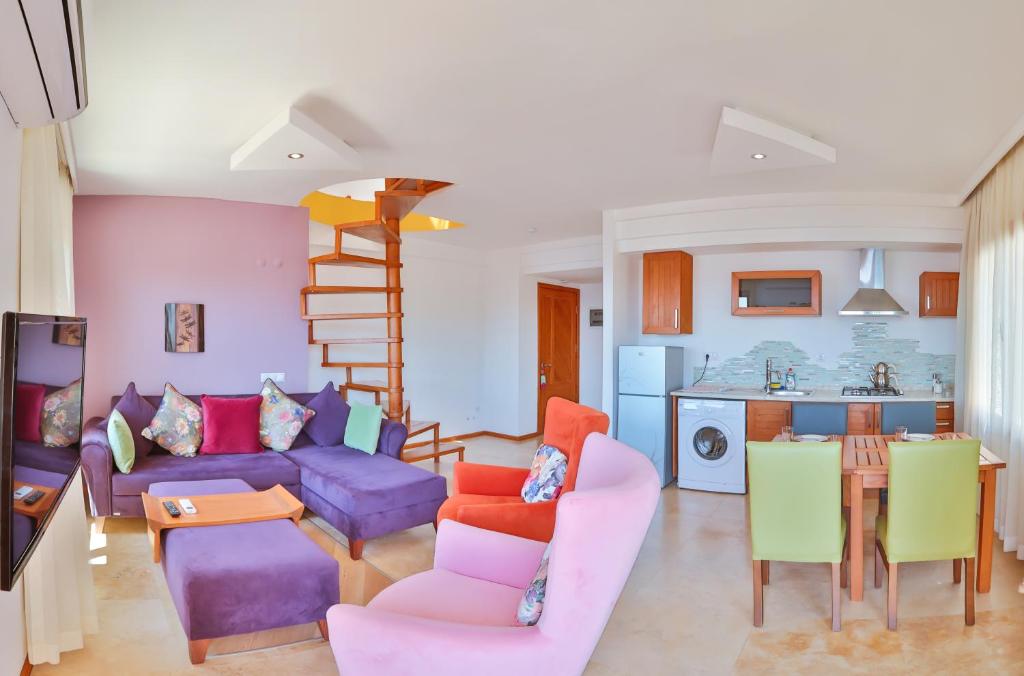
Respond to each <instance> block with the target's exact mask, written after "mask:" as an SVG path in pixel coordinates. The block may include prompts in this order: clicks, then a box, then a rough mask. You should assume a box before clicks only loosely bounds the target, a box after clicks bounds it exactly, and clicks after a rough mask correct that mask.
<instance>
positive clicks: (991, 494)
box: [968, 469, 996, 594]
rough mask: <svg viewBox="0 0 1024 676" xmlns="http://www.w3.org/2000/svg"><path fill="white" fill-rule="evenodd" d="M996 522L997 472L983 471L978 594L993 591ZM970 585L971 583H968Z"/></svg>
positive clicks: (979, 530)
mask: <svg viewBox="0 0 1024 676" xmlns="http://www.w3.org/2000/svg"><path fill="white" fill-rule="evenodd" d="M995 522H996V471H995V470H994V469H983V470H981V518H980V524H979V525H978V583H977V584H978V586H977V589H978V593H980V594H985V593H988V591H989V590H991V589H992V546H993V541H994V539H995V538H994V534H995ZM968 584H970V582H969V581H968Z"/></svg>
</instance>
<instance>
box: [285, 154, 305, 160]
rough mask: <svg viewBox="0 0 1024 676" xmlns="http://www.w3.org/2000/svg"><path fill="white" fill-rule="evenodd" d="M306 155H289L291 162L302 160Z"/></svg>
mask: <svg viewBox="0 0 1024 676" xmlns="http://www.w3.org/2000/svg"><path fill="white" fill-rule="evenodd" d="M303 157H305V155H303V154H302V153H288V159H289V160H301V159H302V158H303Z"/></svg>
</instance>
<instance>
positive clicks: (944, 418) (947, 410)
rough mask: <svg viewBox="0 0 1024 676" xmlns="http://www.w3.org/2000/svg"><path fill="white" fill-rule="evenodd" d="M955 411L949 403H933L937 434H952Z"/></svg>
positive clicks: (951, 403)
mask: <svg viewBox="0 0 1024 676" xmlns="http://www.w3.org/2000/svg"><path fill="white" fill-rule="evenodd" d="M954 413H955V410H954V408H953V402H951V401H937V402H935V431H936V432H937V433H938V434H943V433H945V432H952V431H954V430H953V419H954Z"/></svg>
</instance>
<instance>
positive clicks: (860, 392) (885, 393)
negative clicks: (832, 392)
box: [842, 385, 903, 397]
mask: <svg viewBox="0 0 1024 676" xmlns="http://www.w3.org/2000/svg"><path fill="white" fill-rule="evenodd" d="M842 396H844V397H901V396H903V390H901V389H899V388H896V387H855V386H852V385H847V386H846V387H844V388H843V394H842Z"/></svg>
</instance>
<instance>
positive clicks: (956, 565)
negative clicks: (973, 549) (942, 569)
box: [953, 559, 963, 584]
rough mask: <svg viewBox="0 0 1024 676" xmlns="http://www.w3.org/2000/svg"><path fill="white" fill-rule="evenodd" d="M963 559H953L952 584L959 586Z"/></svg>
mask: <svg viewBox="0 0 1024 676" xmlns="http://www.w3.org/2000/svg"><path fill="white" fill-rule="evenodd" d="M961 563H963V559H953V584H960V564H961Z"/></svg>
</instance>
